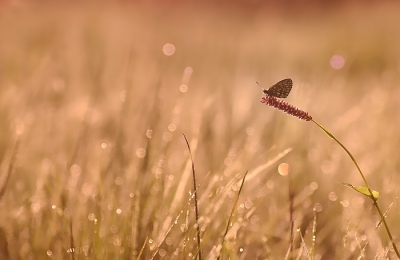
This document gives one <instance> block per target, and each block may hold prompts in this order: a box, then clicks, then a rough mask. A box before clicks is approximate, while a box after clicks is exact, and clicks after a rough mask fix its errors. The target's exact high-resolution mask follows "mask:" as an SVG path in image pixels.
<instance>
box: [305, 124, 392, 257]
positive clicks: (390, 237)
mask: <svg viewBox="0 0 400 260" xmlns="http://www.w3.org/2000/svg"><path fill="white" fill-rule="evenodd" d="M311 121H312V122H313V123H314V124H316V125H317V126H318V127H319V128H321V129H322V131H324V132H325V133H326V134H327V135H328V136H329V137H330V138H332V139H333V140H335V141H336V142H337V143H338V144H339V145H340V146H341V147H342V148H343V149H344V150H345V151H346V153H347V154H348V155H349V156H350V158H351V160H352V161H353V163H354V165H355V166H356V167H357V170H358V172H359V173H360V175H361V178H362V179H363V181H364V183H365V186H366V187H367V189H368V191H369V194H371V196H368V197H369V198H370V199H372V201H373V204H374V206H375V208H376V210H377V211H378V213H379V216H380V217H381V220H382V222H383V225H384V226H385V229H386V232H387V234H388V236H389V239H390V242H391V243H392V246H393V249H394V251H395V253H396V255H397V257H398V258H399V259H400V252H399V250H398V249H397V246H396V244H395V242H394V240H393V236H392V233H391V232H390V229H389V226H388V224H387V222H386V219H385V216H384V215H383V213H382V211H381V208H380V207H379V205H378V198H376V197H375V196H373V193H372V189H371V188H370V186H369V184H368V182H367V179H366V178H365V176H364V174H363V173H362V171H361V168H360V166H359V165H358V163H357V161H356V159H355V158H354V156H353V155H352V154H351V153H350V151H349V150H347V148H346V147H345V146H344V145H343V144H342V143H341V142H340V141H339V140H338V139H337V138H336V137H335V136H334V135H333V134H332V133H331V132H330V131H328V130H327V129H325V128H324V127H323V126H322V125H321V124H319V123H317V122H316V121H314V120H313V119H311Z"/></svg>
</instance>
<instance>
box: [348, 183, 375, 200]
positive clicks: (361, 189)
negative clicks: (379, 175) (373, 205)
mask: <svg viewBox="0 0 400 260" xmlns="http://www.w3.org/2000/svg"><path fill="white" fill-rule="evenodd" d="M341 184H342V185H343V186H346V187H348V188H350V189H353V190H355V191H358V192H359V193H361V194H363V195H365V196H367V197H370V198H371V199H373V200H377V199H378V198H379V192H378V191H376V190H372V195H371V193H370V192H369V190H368V188H367V187H363V186H356V187H355V186H353V185H351V184H350V183H344V182H342V183H341Z"/></svg>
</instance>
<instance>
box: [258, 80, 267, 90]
mask: <svg viewBox="0 0 400 260" xmlns="http://www.w3.org/2000/svg"><path fill="white" fill-rule="evenodd" d="M256 83H257V85H259V86H260V87H261V85H260V83H258V81H256ZM261 89H262V91H263V92H265V91H264V90H265V89H264V88H263V87H261Z"/></svg>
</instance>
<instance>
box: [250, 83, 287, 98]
mask: <svg viewBox="0 0 400 260" xmlns="http://www.w3.org/2000/svg"><path fill="white" fill-rule="evenodd" d="M257 84H258V82H257ZM292 86H293V81H292V79H283V80H281V81H279V82H278V83H276V84H274V85H272V86H271V87H270V88H269V89H263V92H264V93H265V94H267V95H268V96H271V97H277V98H286V97H287V96H289V93H290V91H291V90H292Z"/></svg>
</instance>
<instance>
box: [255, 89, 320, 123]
mask: <svg viewBox="0 0 400 260" xmlns="http://www.w3.org/2000/svg"><path fill="white" fill-rule="evenodd" d="M260 102H261V103H264V104H266V105H268V106H271V107H274V108H276V109H278V110H281V111H283V112H285V113H286V114H288V115H292V116H295V117H297V118H298V119H301V120H306V121H310V120H312V117H311V116H310V115H309V114H308V113H307V112H306V111H303V110H301V109H298V108H297V107H295V106H293V105H291V104H289V103H287V102H285V101H283V100H281V99H277V98H276V97H272V96H269V95H268V94H266V95H265V96H264V97H262V98H261V101H260Z"/></svg>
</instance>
